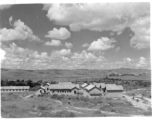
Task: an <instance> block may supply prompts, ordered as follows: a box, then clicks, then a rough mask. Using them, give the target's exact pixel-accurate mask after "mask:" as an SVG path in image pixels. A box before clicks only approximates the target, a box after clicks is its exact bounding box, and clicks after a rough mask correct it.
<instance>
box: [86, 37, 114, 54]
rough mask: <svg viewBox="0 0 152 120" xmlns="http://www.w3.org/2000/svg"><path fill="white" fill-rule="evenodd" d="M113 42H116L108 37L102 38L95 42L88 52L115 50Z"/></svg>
mask: <svg viewBox="0 0 152 120" xmlns="http://www.w3.org/2000/svg"><path fill="white" fill-rule="evenodd" d="M113 42H116V41H115V40H114V39H109V38H107V37H101V38H99V39H98V40H97V41H93V42H92V43H91V44H90V46H89V48H88V50H92V51H99V50H107V49H110V48H113V47H114V45H112V43H113Z"/></svg>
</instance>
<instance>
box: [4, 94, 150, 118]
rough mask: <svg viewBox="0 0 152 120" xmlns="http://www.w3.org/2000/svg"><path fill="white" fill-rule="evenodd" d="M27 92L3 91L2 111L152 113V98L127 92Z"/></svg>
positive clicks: (10, 114)
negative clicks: (87, 95)
mask: <svg viewBox="0 0 152 120" xmlns="http://www.w3.org/2000/svg"><path fill="white" fill-rule="evenodd" d="M30 94H32V93H30V92H26V93H2V94H1V101H2V103H1V104H2V105H1V115H2V117H4V118H29V117H105V116H151V115H152V111H151V100H150V99H149V98H147V97H142V98H141V99H140V98H138V100H137V98H133V96H131V95H128V94H127V93H124V97H123V98H118V99H112V98H98V99H97V98H96V99H88V98H85V97H72V96H57V95H54V96H50V95H44V96H42V97H32V96H30Z"/></svg>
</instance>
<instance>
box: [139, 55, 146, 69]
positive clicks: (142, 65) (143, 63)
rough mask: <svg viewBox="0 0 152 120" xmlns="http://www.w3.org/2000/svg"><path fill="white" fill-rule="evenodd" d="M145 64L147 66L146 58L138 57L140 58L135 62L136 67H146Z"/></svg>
mask: <svg viewBox="0 0 152 120" xmlns="http://www.w3.org/2000/svg"><path fill="white" fill-rule="evenodd" d="M146 66H147V61H146V58H144V57H140V58H139V62H138V63H137V65H136V67H139V68H144V67H146Z"/></svg>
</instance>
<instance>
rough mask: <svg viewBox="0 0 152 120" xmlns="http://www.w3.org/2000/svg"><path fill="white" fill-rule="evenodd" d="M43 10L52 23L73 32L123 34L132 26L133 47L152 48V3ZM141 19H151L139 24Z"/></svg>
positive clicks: (59, 5) (45, 6)
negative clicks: (151, 36) (151, 32)
mask: <svg viewBox="0 0 152 120" xmlns="http://www.w3.org/2000/svg"><path fill="white" fill-rule="evenodd" d="M43 10H46V11H47V17H48V18H49V19H50V20H51V21H55V23H56V24H58V25H67V26H69V27H70V29H71V30H72V31H79V30H81V29H89V30H96V31H103V30H110V31H114V32H117V33H118V34H121V33H122V31H123V30H124V29H125V28H126V27H129V28H131V29H132V31H133V32H134V33H135V36H134V37H133V38H132V40H131V42H130V43H131V46H132V47H135V48H137V49H142V48H147V47H149V46H148V44H149V35H148V34H147V32H148V31H149V26H150V25H148V24H149V22H148V21H149V20H150V17H149V16H150V3H148V2H147V3H146V2H145V3H144V2H142V3H141V2H134V3H133V2H131V3H129V2H128V3H94V4H93V3H91V4H90V3H81V4H78V3H76V4H50V5H48V4H47V5H44V8H43ZM140 19H148V20H146V21H147V22H146V23H145V24H141V23H138V22H137V21H139V20H140ZM147 25H148V27H147ZM144 30H145V31H144ZM142 31H143V33H142V34H140V33H141V32H142ZM142 46H144V47H142Z"/></svg>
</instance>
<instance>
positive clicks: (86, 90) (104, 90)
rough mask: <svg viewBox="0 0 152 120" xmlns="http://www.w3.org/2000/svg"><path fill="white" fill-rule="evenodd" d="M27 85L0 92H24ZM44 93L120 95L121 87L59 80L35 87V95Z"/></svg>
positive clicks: (86, 95)
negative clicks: (55, 82)
mask: <svg viewBox="0 0 152 120" xmlns="http://www.w3.org/2000/svg"><path fill="white" fill-rule="evenodd" d="M29 88H30V87H29V86H4V87H1V92H26V91H29ZM45 93H48V94H51V95H54V94H57V95H72V96H84V97H89V98H94V97H122V93H123V87H122V85H116V84H105V83H83V84H73V83H71V82H59V83H58V84H50V83H45V84H43V85H41V86H39V87H37V89H36V92H35V95H37V96H39V95H43V94H45Z"/></svg>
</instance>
